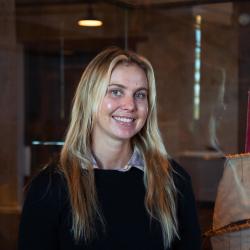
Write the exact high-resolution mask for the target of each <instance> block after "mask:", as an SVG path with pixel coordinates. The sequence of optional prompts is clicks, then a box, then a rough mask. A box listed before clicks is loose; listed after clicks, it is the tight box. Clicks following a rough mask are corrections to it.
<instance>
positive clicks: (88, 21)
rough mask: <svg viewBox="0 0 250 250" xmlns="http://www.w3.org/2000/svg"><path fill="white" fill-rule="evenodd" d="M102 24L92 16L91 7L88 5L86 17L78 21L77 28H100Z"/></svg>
mask: <svg viewBox="0 0 250 250" xmlns="http://www.w3.org/2000/svg"><path fill="white" fill-rule="evenodd" d="M102 24H103V22H102V21H101V20H99V19H98V18H96V17H95V16H94V12H93V8H92V5H91V4H89V5H88V9H87V16H86V17H85V18H83V19H80V20H78V25H79V26H87V27H98V26H102Z"/></svg>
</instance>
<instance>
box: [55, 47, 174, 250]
mask: <svg viewBox="0 0 250 250" xmlns="http://www.w3.org/2000/svg"><path fill="white" fill-rule="evenodd" d="M123 62H126V63H133V64H137V65H138V66H140V67H141V68H142V69H143V70H144V72H145V74H146V76H147V80H148V85H149V97H148V105H149V112H148V117H147V121H146V123H145V125H144V127H143V128H142V129H141V131H140V132H139V133H138V134H136V135H135V136H134V137H133V138H132V142H133V145H135V146H136V147H137V148H139V150H140V152H141V154H142V156H143V158H144V162H145V171H144V184H145V187H146V195H145V206H146V209H147V211H148V213H149V214H150V216H151V217H152V218H155V219H156V220H158V221H159V222H160V224H161V228H162V234H163V239H164V246H165V247H168V246H169V245H170V243H171V241H172V240H173V238H174V237H175V236H178V232H177V216H176V189H175V186H174V182H173V179H172V171H171V166H170V164H169V161H168V156H167V152H166V150H165V147H164V144H163V142H162V138H161V136H160V132H159V128H158V123H157V110H156V86H155V78H154V72H153V68H152V66H151V64H150V62H149V61H148V60H147V59H145V58H144V57H142V56H139V55H137V54H135V53H134V52H131V51H124V50H122V49H119V48H116V47H112V48H109V49H106V50H104V51H103V52H101V53H100V54H98V55H97V56H96V57H95V58H94V59H93V60H92V61H91V62H90V63H89V65H88V66H87V68H86V69H85V71H84V73H83V75H82V77H81V80H80V82H79V85H78V87H77V90H76V94H75V97H74V103H73V109H72V114H71V122H70V125H69V129H68V132H67V135H66V138H65V144H64V146H63V148H62V151H61V156H60V168H61V170H62V171H63V173H64V175H65V177H66V180H67V185H68V190H69V196H70V202H71V208H72V230H73V233H74V238H75V240H80V239H81V238H82V237H83V238H84V240H85V241H90V240H92V239H93V238H94V237H95V225H96V224H95V221H96V220H97V219H99V220H100V221H101V222H102V224H103V226H104V227H105V225H104V223H103V216H102V214H101V211H100V209H99V207H98V201H97V196H96V188H95V179H94V171H93V166H92V161H91V132H92V128H93V123H94V121H95V115H96V114H97V112H98V110H99V107H100V104H101V103H102V100H103V98H104V96H105V94H106V90H107V86H108V83H109V80H110V76H111V73H112V71H113V70H114V68H115V67H116V66H117V65H118V64H120V63H123Z"/></svg>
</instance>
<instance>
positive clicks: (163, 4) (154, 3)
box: [16, 0, 239, 8]
mask: <svg viewBox="0 0 250 250" xmlns="http://www.w3.org/2000/svg"><path fill="white" fill-rule="evenodd" d="M236 1H239V0H16V5H17V6H18V7H22V6H23V7H24V6H33V7H34V6H41V5H55V4H84V3H86V4H89V3H92V4H95V3H107V4H112V5H117V6H120V7H122V8H175V7H184V6H192V5H200V4H212V3H225V2H236Z"/></svg>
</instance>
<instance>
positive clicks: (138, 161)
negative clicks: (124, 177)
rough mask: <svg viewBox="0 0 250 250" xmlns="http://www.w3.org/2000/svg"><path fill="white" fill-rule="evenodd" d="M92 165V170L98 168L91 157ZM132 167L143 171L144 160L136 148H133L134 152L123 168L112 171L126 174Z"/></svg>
mask: <svg viewBox="0 0 250 250" xmlns="http://www.w3.org/2000/svg"><path fill="white" fill-rule="evenodd" d="M92 163H93V167H94V168H99V167H98V164H97V161H96V159H95V157H94V156H93V155H92ZM132 167H135V168H138V169H140V170H142V171H144V160H143V157H142V154H141V152H140V151H139V149H138V148H137V147H134V151H133V154H132V156H131V158H130V160H129V161H128V163H127V164H126V165H125V166H124V167H123V168H114V169H113V170H117V171H121V172H126V171H128V170H130V169H131V168H132Z"/></svg>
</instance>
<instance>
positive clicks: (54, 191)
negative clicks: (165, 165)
mask: <svg viewBox="0 0 250 250" xmlns="http://www.w3.org/2000/svg"><path fill="white" fill-rule="evenodd" d="M172 165H173V167H174V171H173V178H174V182H175V185H176V187H177V190H178V194H177V217H178V224H179V228H178V230H179V236H180V238H179V239H178V238H175V239H174V240H173V242H172V243H171V246H170V247H169V248H167V249H168V250H184V249H185V250H198V249H200V229H199V224H198V220H197V214H196V209H195V201H194V196H193V191H192V187H191V180H190V177H189V176H188V175H187V173H186V172H185V171H184V170H183V169H182V168H181V167H180V166H178V164H176V163H175V162H173V163H172ZM94 172H95V183H96V190H97V195H98V201H99V206H100V209H101V211H102V215H103V218H104V220H105V231H103V230H102V227H101V226H100V223H99V224H98V223H97V235H96V237H95V238H94V240H92V241H91V242H85V241H84V240H80V241H79V242H75V241H74V238H73V233H72V220H71V208H70V202H69V197H68V191H67V184H66V181H65V178H64V177H63V175H62V174H61V173H60V172H59V171H58V170H57V169H56V167H55V166H49V167H47V168H46V169H45V170H43V171H41V172H40V173H39V174H38V176H36V177H35V178H34V179H33V181H32V182H31V185H30V187H29V190H28V193H27V196H26V199H25V202H24V206H23V211H22V216H21V222H20V230H19V243H18V249H19V250H80V249H81V250H163V249H164V247H163V239H162V231H161V226H160V223H159V222H158V221H157V220H155V219H152V218H151V217H150V216H149V214H148V213H147V211H146V208H145V204H144V199H145V187H144V183H143V171H141V170H140V169H138V168H131V169H130V170H129V171H126V172H121V171H117V170H103V169H95V170H94ZM98 225H99V226H98Z"/></svg>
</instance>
